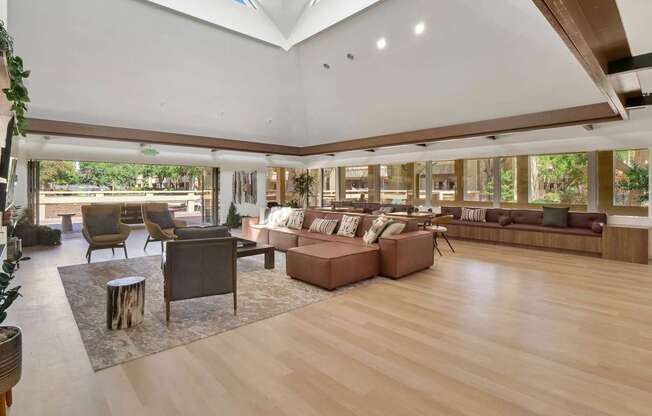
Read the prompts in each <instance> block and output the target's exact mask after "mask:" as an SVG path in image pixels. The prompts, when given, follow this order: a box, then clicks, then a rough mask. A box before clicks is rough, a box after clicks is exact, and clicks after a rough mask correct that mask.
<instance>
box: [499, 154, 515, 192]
mask: <svg viewBox="0 0 652 416" xmlns="http://www.w3.org/2000/svg"><path fill="white" fill-rule="evenodd" d="M516 174H517V169H516V158H515V157H503V158H501V159H500V202H516V201H517V200H518V194H517V189H516Z"/></svg>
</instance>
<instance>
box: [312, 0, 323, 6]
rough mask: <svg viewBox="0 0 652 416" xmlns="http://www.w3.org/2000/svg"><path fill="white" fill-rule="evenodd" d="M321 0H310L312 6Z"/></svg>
mask: <svg viewBox="0 0 652 416" xmlns="http://www.w3.org/2000/svg"><path fill="white" fill-rule="evenodd" d="M320 1H321V0H310V7H312V6H314V5H315V4H317V3H319V2H320Z"/></svg>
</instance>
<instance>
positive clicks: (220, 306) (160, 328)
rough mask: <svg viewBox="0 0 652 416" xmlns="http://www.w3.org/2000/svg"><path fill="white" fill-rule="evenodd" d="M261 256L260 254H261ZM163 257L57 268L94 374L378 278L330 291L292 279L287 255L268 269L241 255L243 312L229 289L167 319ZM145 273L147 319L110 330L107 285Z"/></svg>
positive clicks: (180, 305) (176, 306)
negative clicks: (122, 278)
mask: <svg viewBox="0 0 652 416" xmlns="http://www.w3.org/2000/svg"><path fill="white" fill-rule="evenodd" d="M258 257H260V259H259V258H258ZM160 264H161V257H160V256H148V257H139V258H133V259H127V260H113V261H106V262H99V263H91V264H80V265H75V266H65V267H59V275H60V276H61V281H62V282H63V287H64V289H65V291H66V296H67V297H68V302H69V303H70V307H71V309H72V312H73V315H74V317H75V320H76V322H77V326H78V327H79V332H80V334H81V337H82V340H83V341H84V346H85V347H86V352H87V353H88V357H89V359H90V362H91V365H92V366H93V369H94V370H95V371H98V370H101V369H104V368H107V367H112V366H114V365H117V364H121V363H124V362H126V361H130V360H133V359H136V358H140V357H143V356H145V355H149V354H153V353H156V352H159V351H163V350H166V349H169V348H172V347H176V346H178V345H182V344H186V343H189V342H192V341H196V340H198V339H201V338H205V337H208V336H211V335H215V334H219V333H220V332H224V331H227V330H229V329H233V328H237V327H239V326H242V325H246V324H249V323H253V322H256V321H260V320H262V319H266V318H270V317H272V316H275V315H279V314H282V313H284V312H288V311H291V310H293V309H296V308H299V307H302V306H306V305H309V304H311V303H315V302H319V301H322V300H325V299H328V298H331V297H333V296H336V295H337V294H339V293H342V292H343V291H346V290H348V289H351V288H353V287H356V286H360V285H365V284H368V283H370V282H373V281H375V280H378V279H382V278H375V279H371V280H367V281H364V282H360V283H358V284H355V285H350V286H347V287H345V288H341V289H339V290H336V291H333V292H329V291H326V290H322V289H320V288H318V287H315V286H312V285H309V284H306V283H302V282H299V281H297V280H294V279H291V278H290V277H289V276H287V275H286V274H285V257H284V256H283V255H278V253H277V256H276V270H265V269H264V268H263V262H262V256H257V257H249V258H242V259H238V315H237V316H234V315H233V296H232V295H231V294H228V295H221V296H211V297H206V298H199V299H191V300H184V301H178V302H172V303H171V306H170V309H171V313H170V323H169V325H166V322H165V305H164V303H163V275H162V273H161V266H160ZM126 276H144V277H145V278H146V279H147V280H146V283H145V320H144V322H143V323H142V324H140V325H138V326H136V327H134V328H130V329H126V330H117V331H110V330H108V329H107V328H106V282H108V281H109V280H112V279H117V278H120V277H126Z"/></svg>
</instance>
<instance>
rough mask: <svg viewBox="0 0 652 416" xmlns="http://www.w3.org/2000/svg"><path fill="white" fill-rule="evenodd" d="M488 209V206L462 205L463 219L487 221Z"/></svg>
mask: <svg viewBox="0 0 652 416" xmlns="http://www.w3.org/2000/svg"><path fill="white" fill-rule="evenodd" d="M486 217H487V209H486V208H466V207H462V216H461V217H460V219H461V220H462V221H470V222H487V219H486Z"/></svg>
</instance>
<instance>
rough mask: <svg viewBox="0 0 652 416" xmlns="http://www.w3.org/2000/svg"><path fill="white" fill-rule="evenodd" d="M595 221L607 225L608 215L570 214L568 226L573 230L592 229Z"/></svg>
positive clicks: (594, 213) (592, 213)
mask: <svg viewBox="0 0 652 416" xmlns="http://www.w3.org/2000/svg"><path fill="white" fill-rule="evenodd" d="M594 221H597V222H601V223H603V224H606V223H607V214H603V213H601V212H569V213H568V226H569V227H571V228H591V225H592V224H593V222H594Z"/></svg>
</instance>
